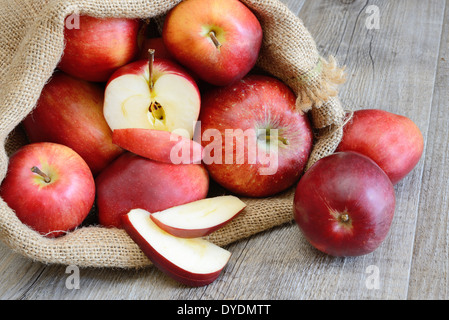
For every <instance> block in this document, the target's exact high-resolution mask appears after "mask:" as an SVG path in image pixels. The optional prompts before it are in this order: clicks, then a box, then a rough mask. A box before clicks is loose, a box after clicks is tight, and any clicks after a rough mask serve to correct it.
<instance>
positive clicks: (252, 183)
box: [200, 75, 313, 197]
mask: <svg viewBox="0 0 449 320" xmlns="http://www.w3.org/2000/svg"><path fill="white" fill-rule="evenodd" d="M295 103H296V97H295V95H294V93H293V92H292V91H291V90H290V88H288V87H287V86H286V85H285V84H283V83H282V82H281V81H279V80H277V79H275V78H272V77H268V76H261V75H249V76H246V77H245V78H243V79H242V80H241V81H238V82H236V83H234V84H232V85H230V86H227V87H217V88H215V89H213V90H210V91H208V92H207V93H205V94H203V99H202V109H201V114H200V121H201V137H202V139H201V140H202V142H201V143H202V145H203V148H204V149H203V162H204V163H205V165H206V168H207V170H208V171H209V173H210V176H211V178H212V179H213V180H214V181H215V182H217V183H218V184H220V185H221V186H222V187H224V188H225V189H227V190H229V191H231V192H233V193H235V194H237V195H240V196H248V197H268V196H273V195H275V194H277V193H279V192H282V191H285V190H286V189H288V188H289V187H292V186H293V185H294V184H295V183H296V182H297V181H298V180H299V178H300V176H301V175H302V174H303V171H304V168H305V165H306V163H307V160H308V158H309V156H310V152H311V150H312V145H313V133H312V127H311V124H310V121H309V119H308V118H307V115H306V114H303V113H299V112H298V111H296V109H295ZM230 129H231V130H238V129H240V130H242V131H243V132H246V131H247V130H253V129H257V130H259V129H261V130H268V129H276V130H278V132H279V138H282V139H284V140H285V143H282V142H279V143H278V152H277V153H275V152H273V153H272V154H273V155H275V156H276V158H277V162H278V164H277V170H276V171H275V172H273V173H272V174H261V171H260V170H261V169H262V168H267V165H266V164H263V163H262V162H261V160H260V158H259V156H258V155H259V151H260V150H263V148H264V146H265V145H268V144H269V143H266V142H265V140H263V141H260V140H259V137H251V138H253V140H254V141H253V142H254V143H255V144H256V148H255V149H256V150H254V148H250V147H249V143H247V140H246V139H245V142H244V143H245V147H244V161H243V162H244V163H242V160H239V161H237V158H238V147H237V145H238V144H243V142H242V139H239V142H237V141H235V142H233V145H234V147H233V152H234V154H233V161H232V163H231V162H230V161H229V162H227V161H226V160H225V159H226V156H229V155H226V144H227V142H226V137H225V136H226V130H230ZM208 130H211V131H212V130H218V131H219V132H220V135H221V136H223V137H224V138H222V141H221V144H220V143H219V142H214V139H215V138H212V139H210V140H212V141H211V142H209V139H206V136H207V132H208ZM253 131H254V130H253ZM235 132H237V131H235ZM248 132H249V131H248ZM256 134H257V132H256ZM248 141H249V140H248ZM216 144H218V145H219V146H218V147H219V148H218V150H219V151H220V150H221V152H222V163H217V161H216V160H213V162H212V161H211V160H212V159H209V160H208V158H209V155H210V154H211V153H212V152H216V150H214V151H212V152H211V150H212V149H215V145H216ZM273 145H274V144H273ZM255 153H256V156H257V161H255V162H254V161H249V160H250V158H252V157H251V156H250V155H253V156H254V154H255ZM211 162H212V163H211ZM238 162H240V163H238ZM270 166H271V165H270Z"/></svg>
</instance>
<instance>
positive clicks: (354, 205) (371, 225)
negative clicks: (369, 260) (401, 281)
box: [294, 152, 396, 257]
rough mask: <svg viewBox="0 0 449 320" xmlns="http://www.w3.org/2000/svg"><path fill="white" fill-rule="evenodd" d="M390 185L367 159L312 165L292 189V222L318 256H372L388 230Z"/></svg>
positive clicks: (331, 159) (339, 157)
mask: <svg viewBox="0 0 449 320" xmlns="http://www.w3.org/2000/svg"><path fill="white" fill-rule="evenodd" d="M395 202H396V199H395V191H394V187H393V184H392V183H391V181H390V179H389V178H388V176H387V175H386V174H385V172H383V170H382V169H381V168H380V167H379V166H378V165H377V164H376V163H375V162H374V161H373V160H371V159H370V158H368V157H366V156H364V155H361V154H359V153H355V152H340V153H335V154H333V155H331V156H328V157H326V158H323V159H321V160H319V161H318V162H316V163H315V165H313V166H312V167H311V168H310V169H309V170H308V171H307V172H306V173H305V174H304V176H303V177H302V178H301V180H300V181H299V183H298V186H297V189H296V193H295V198H294V218H295V221H296V223H297V224H298V226H299V228H300V229H301V231H302V233H303V234H304V236H305V238H306V239H307V240H308V241H309V242H310V243H311V244H312V245H313V246H314V247H315V248H317V249H318V250H320V251H322V252H324V253H326V254H329V255H332V256H338V257H349V256H361V255H366V254H369V253H371V252H373V251H375V250H376V249H377V248H378V247H379V246H380V245H381V244H382V243H383V241H384V240H385V238H386V237H387V235H388V232H389V230H390V227H391V224H392V220H393V217H394V211H395Z"/></svg>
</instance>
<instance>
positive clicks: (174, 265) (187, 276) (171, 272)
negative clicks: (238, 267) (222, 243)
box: [122, 209, 231, 287]
mask: <svg viewBox="0 0 449 320" xmlns="http://www.w3.org/2000/svg"><path fill="white" fill-rule="evenodd" d="M122 223H123V226H124V229H125V230H126V232H127V233H128V234H129V236H130V237H131V238H132V239H133V240H134V241H135V242H136V243H137V245H138V246H139V247H140V249H141V250H142V251H143V252H144V254H145V255H146V256H147V257H148V258H149V259H150V260H151V261H152V262H153V264H154V265H155V266H156V267H158V268H159V269H160V270H161V271H162V272H164V273H165V274H167V275H168V276H170V277H172V278H173V279H175V280H177V281H178V282H180V283H183V284H185V285H188V286H194V287H199V286H205V285H208V284H210V283H212V282H214V281H215V280H216V279H217V278H218V277H219V275H220V274H221V272H222V270H223V269H224V267H225V266H226V265H227V263H228V262H229V259H230V257H231V253H230V252H229V251H227V250H225V249H223V248H221V247H219V246H217V245H215V244H213V243H211V242H209V241H206V240H204V239H201V238H195V239H184V238H179V237H175V236H172V235H171V234H169V233H167V232H165V231H164V230H162V229H161V228H159V227H158V226H157V225H156V224H155V223H154V222H153V221H152V220H151V218H150V213H149V212H147V211H145V210H142V209H134V210H131V211H130V212H129V213H128V214H126V215H124V216H123V217H122Z"/></svg>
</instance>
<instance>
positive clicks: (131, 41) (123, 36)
mask: <svg viewBox="0 0 449 320" xmlns="http://www.w3.org/2000/svg"><path fill="white" fill-rule="evenodd" d="M139 30H140V21H139V20H138V19H126V18H105V19H101V18H96V17H90V16H80V17H79V28H70V29H69V28H67V27H66V28H65V30H64V37H65V41H66V46H65V49H64V53H63V56H62V58H61V61H60V62H59V66H58V67H59V69H60V70H62V71H64V72H66V73H68V74H70V75H72V76H74V77H77V78H80V79H83V80H86V81H93V82H106V81H107V80H108V79H109V77H110V76H111V75H112V73H113V72H114V71H115V70H117V69H118V68H120V67H122V66H124V65H125V64H128V63H130V62H131V61H132V60H134V59H135V58H136V57H137V55H138V53H139V46H138V34H139Z"/></svg>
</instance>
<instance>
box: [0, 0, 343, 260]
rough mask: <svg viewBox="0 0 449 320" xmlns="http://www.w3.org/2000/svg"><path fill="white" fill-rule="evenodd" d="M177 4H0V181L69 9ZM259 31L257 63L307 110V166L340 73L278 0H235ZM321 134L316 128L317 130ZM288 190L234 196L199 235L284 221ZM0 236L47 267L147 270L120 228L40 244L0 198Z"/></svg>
mask: <svg viewBox="0 0 449 320" xmlns="http://www.w3.org/2000/svg"><path fill="white" fill-rule="evenodd" d="M179 2H180V0H80V1H74V0H37V1H34V0H20V1H6V0H4V1H2V2H1V3H0V27H1V32H0V141H1V146H2V147H1V148H0V179H1V180H3V179H4V177H5V175H6V172H7V166H8V157H9V156H10V155H11V154H12V153H13V152H14V151H15V150H17V149H18V148H19V147H20V146H22V145H24V144H25V143H27V141H26V139H25V137H24V134H23V132H21V129H20V126H19V124H20V122H21V121H22V120H23V119H24V118H25V117H26V115H27V114H28V113H30V111H31V110H32V109H33V107H34V106H35V105H36V102H37V100H38V98H39V96H40V92H41V90H42V88H43V87H44V85H45V84H46V82H47V81H48V80H49V79H50V77H51V75H52V73H53V71H54V69H55V68H56V66H57V64H58V62H59V60H60V57H61V55H62V53H63V49H64V36H63V31H64V24H65V23H64V22H65V18H66V16H68V15H70V14H72V13H74V12H75V13H78V14H81V15H91V16H95V17H128V18H143V19H146V18H156V17H159V18H160V17H163V16H164V15H165V14H166V13H167V12H168V11H169V10H170V9H171V8H172V7H173V6H175V5H176V4H177V3H179ZM242 2H244V3H245V4H246V5H247V6H248V7H249V8H250V9H251V10H253V12H254V13H255V14H256V16H257V17H258V18H259V20H260V22H261V24H262V28H263V30H264V41H263V45H262V50H261V55H260V59H259V61H258V66H259V67H260V68H262V69H263V70H265V71H267V72H269V73H271V74H272V75H273V76H276V77H278V78H280V79H281V80H283V81H284V82H285V83H286V84H287V85H289V86H290V87H291V88H292V90H293V91H294V92H295V93H296V94H297V96H298V100H297V106H298V110H299V111H300V112H310V116H311V118H312V122H313V125H314V127H315V128H316V129H317V134H318V135H317V139H316V144H315V147H314V150H313V152H312V155H311V158H310V161H309V164H308V167H310V166H311V165H312V164H313V163H315V161H317V160H318V159H320V158H322V157H324V156H326V155H329V154H331V153H333V152H334V151H335V148H336V147H337V145H338V143H339V142H340V140H341V137H342V125H343V122H344V115H345V114H344V111H343V109H342V107H341V104H340V101H339V99H338V90H337V88H338V85H339V84H341V83H342V82H343V81H344V76H343V75H344V73H343V69H342V68H339V67H338V65H337V63H336V62H335V60H334V59H332V58H330V59H329V60H328V61H327V60H325V59H323V58H322V57H320V55H319V53H318V51H317V48H316V45H315V42H314V40H313V38H312V36H311V35H310V33H309V32H308V31H307V29H306V28H305V27H304V25H303V23H302V21H301V20H300V19H298V18H297V17H296V16H295V15H294V14H293V13H292V12H291V11H290V10H289V9H288V8H287V7H286V6H285V5H284V4H282V3H281V2H279V1H278V0H242ZM321 130H324V131H326V132H325V133H324V134H323V133H322V132H321ZM293 195H294V189H293V188H292V189H291V190H288V191H286V192H284V193H283V194H280V195H277V196H275V197H271V198H266V199H242V200H243V201H245V202H246V203H247V205H248V206H247V208H246V209H245V211H244V212H243V213H242V214H241V215H240V216H239V217H238V218H237V219H235V220H234V221H232V222H231V223H230V224H229V225H227V226H226V227H225V228H223V229H221V230H219V231H217V232H215V233H213V234H212V235H210V236H209V237H208V239H209V240H210V241H212V242H214V243H216V244H218V245H220V246H225V245H228V244H230V243H233V242H235V241H238V240H241V239H244V238H246V237H249V236H252V235H254V234H257V233H259V232H262V231H265V230H268V229H270V228H273V227H275V226H279V225H282V224H285V223H288V222H291V221H292V219H293V215H292V206H293ZM0 238H1V240H2V241H3V242H4V243H6V244H7V245H8V246H9V247H10V248H11V249H12V250H14V251H16V252H18V253H20V254H21V255H23V256H25V257H28V258H30V259H32V260H36V261H40V262H43V263H48V264H65V265H71V264H74V265H78V266H80V267H111V268H140V267H145V266H148V265H151V262H150V261H149V260H148V259H147V258H146V257H145V256H144V255H143V253H142V252H141V250H140V249H139V248H138V247H137V245H136V244H135V243H134V242H133V241H132V240H131V239H130V238H129V237H128V236H127V234H126V233H125V232H124V231H123V230H118V229H109V228H102V227H98V226H93V225H89V226H83V227H80V228H78V229H77V230H75V231H73V232H71V233H69V234H67V235H65V236H63V237H61V238H58V239H48V238H45V237H43V236H41V235H39V234H38V233H36V232H34V231H33V230H31V229H29V228H28V227H27V226H25V225H24V224H22V223H21V222H20V221H19V220H18V219H17V217H16V215H15V213H14V212H13V211H12V210H11V209H10V208H9V207H8V206H7V205H6V204H5V202H4V201H3V200H2V199H0Z"/></svg>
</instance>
